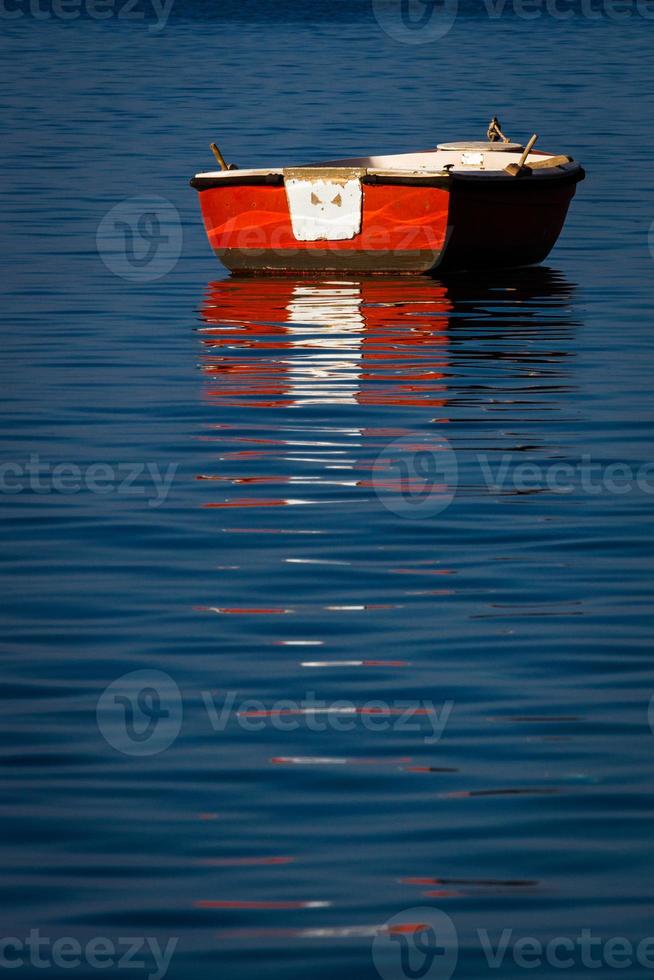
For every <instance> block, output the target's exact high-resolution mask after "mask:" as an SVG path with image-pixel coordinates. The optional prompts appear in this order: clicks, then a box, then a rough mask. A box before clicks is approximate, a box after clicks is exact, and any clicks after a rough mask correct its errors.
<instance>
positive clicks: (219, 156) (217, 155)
mask: <svg viewBox="0 0 654 980" xmlns="http://www.w3.org/2000/svg"><path fill="white" fill-rule="evenodd" d="M209 145H210V147H211V152H212V153H213V155H214V156H215V158H216V160H217V161H218V163H219V165H220V169H221V170H229V167H228V166H227V164H226V162H225V158H224V156H223V155H222V153H221V152H220V150H219V149H218V147H217V146H216V144H215V143H210V144H209Z"/></svg>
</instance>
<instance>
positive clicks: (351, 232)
mask: <svg viewBox="0 0 654 980" xmlns="http://www.w3.org/2000/svg"><path fill="white" fill-rule="evenodd" d="M284 183H285V187H286V199H287V201H288V209H289V212H290V215H291V225H292V227H293V234H294V235H295V238H296V239H297V241H298V242H317V241H321V240H324V241H331V242H335V241H342V240H343V239H346V238H354V236H355V235H357V234H358V233H359V232H360V231H361V207H362V198H363V196H362V193H361V181H360V180H359V179H358V178H354V179H352V180H345V181H338V182H337V181H333V180H296V179H292V178H287V179H286V180H285V182H284Z"/></svg>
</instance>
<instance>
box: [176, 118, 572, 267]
mask: <svg viewBox="0 0 654 980" xmlns="http://www.w3.org/2000/svg"><path fill="white" fill-rule="evenodd" d="M536 140H537V136H536V135H534V136H532V137H531V139H530V140H529V141H528V142H527V143H526V144H524V145H523V144H521V143H516V142H511V140H510V139H509V138H508V137H506V136H505V135H504V133H503V132H502V130H501V126H500V123H499V121H498V119H497V117H493V119H492V120H491V123H490V125H489V127H488V130H487V134H486V140H485V141H461V142H449V143H439V144H438V145H437V146H436V148H435V149H431V150H424V151H422V152H417V153H400V154H394V155H389V156H369V157H357V158H353V159H343V160H328V161H324V162H320V163H312V164H307V165H304V166H293V167H264V168H260V169H238V168H237V167H235V166H234V165H233V164H227V163H226V161H225V159H224V157H223V155H222V153H221V152H220V150H219V149H218V147H217V146H216V144H215V143H212V144H211V147H212V150H213V152H214V155H215V156H216V159H217V160H218V163H219V165H220V169H219V170H213V171H208V172H204V173H198V174H196V175H195V176H194V177H193V178H192V180H191V182H190V183H191V186H192V187H193V188H195V190H196V191H198V193H199V197H200V207H201V210H202V217H203V220H204V226H205V229H206V233H207V237H208V239H209V243H210V245H211V247H212V248H213V250H214V252H215V254H216V255H217V257H218V258H219V259H220V261H221V262H222V263H223V264H224V265H225V266H226V267H227V268H228V269H229V270H231V271H232V272H235V273H239V274H262V273H269V274H276V275H279V274H280V273H281V274H286V273H290V274H316V273H324V272H346V273H356V274H366V275H367V274H383V275H388V274H400V275H403V274H414V275H415V274H418V275H419V274H429V273H433V274H438V275H440V274H441V273H447V272H459V271H465V270H473V269H497V268H511V267H519V266H526V265H534V264H536V263H538V262H542V261H543V259H545V258H546V256H547V255H548V254H549V253H550V251H551V249H552V248H553V246H554V245H555V243H556V241H557V239H558V237H559V234H560V232H561V229H562V228H563V224H564V222H565V219H566V215H567V213H568V208H569V205H570V202H571V200H572V198H573V197H574V194H575V190H576V186H577V184H578V183H579V181H581V180H583V179H584V177H585V172H584V170H583V168H582V166H581V165H580V163H578V162H577V161H576V160H574V159H573V158H572V157H570V156H564V155H561V154H553V153H546V152H544V151H541V150H536V149H534V144H535V143H536Z"/></svg>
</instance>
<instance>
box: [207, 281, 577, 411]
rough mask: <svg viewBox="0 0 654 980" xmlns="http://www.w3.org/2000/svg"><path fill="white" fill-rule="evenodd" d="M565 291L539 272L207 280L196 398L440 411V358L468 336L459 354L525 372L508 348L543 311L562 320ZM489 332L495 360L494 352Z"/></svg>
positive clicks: (548, 324)
mask: <svg viewBox="0 0 654 980" xmlns="http://www.w3.org/2000/svg"><path fill="white" fill-rule="evenodd" d="M572 289H573V287H572V286H571V284H569V283H568V282H567V281H566V280H565V279H564V278H563V277H562V276H561V275H560V274H559V273H557V272H555V271H554V270H551V269H549V268H543V267H536V268H533V269H525V270H518V271H513V272H507V273H503V274H497V273H496V274H495V275H494V276H493V277H488V278H483V277H479V276H475V277H474V278H470V277H465V276H460V277H457V278H454V279H452V280H450V281H449V282H448V283H447V284H443V283H440V282H437V281H435V280H432V279H428V278H422V277H418V278H394V279H387V278H384V279H373V278H370V279H362V280H342V281H337V280H310V279H273V278H258V279H226V280H223V281H219V282H215V283H212V284H211V285H210V287H209V290H208V294H207V296H206V299H205V302H204V304H203V307H202V318H203V320H204V321H205V324H206V326H205V327H204V328H202V331H201V337H202V343H203V345H204V358H203V364H202V370H203V372H204V373H205V375H206V376H207V380H208V382H209V385H208V388H207V394H208V396H209V397H211V398H212V399H216V400H218V401H219V402H221V403H222V404H224V405H230V406H234V407H241V406H243V407H245V406H248V407H260V408H272V407H286V408H294V407H300V406H303V405H334V406H346V405H353V404H359V405H380V406H384V405H388V406H389V407H390V406H396V407H410V406H420V405H423V404H425V403H428V404H431V405H432V406H433V405H440V406H445V405H446V404H447V403H448V391H449V392H450V393H451V390H452V388H456V384H454V385H453V384H452V383H451V382H450V381H449V379H450V378H452V377H453V374H452V368H453V365H452V357H456V353H457V347H461V344H464V345H465V346H467V347H468V348H469V346H470V343H471V340H472V339H473V338H471V337H470V334H469V331H470V329H471V328H472V329H477V330H478V331H479V336H478V340H479V346H477V347H476V348H473V349H472V351H470V350H468V353H472V354H474V356H475V357H479V358H481V359H486V358H488V359H491V360H493V359H495V360H502V359H506V358H508V359H509V360H511V361H513V362H514V363H515V364H516V365H518V364H520V363H521V362H522V363H523V365H525V366H526V365H528V363H529V361H530V360H531V358H532V354H533V352H532V351H530V349H529V346H528V344H527V343H524V344H523V345H522V347H520V346H516V341H518V340H520V339H522V340H523V341H530V340H532V339H540V340H542V339H543V336H546V335H547V334H550V336H551V335H552V331H553V328H555V327H556V326H557V322H560V321H561V320H562V319H563V317H559V320H558V321H557V318H556V316H553V317H551V318H545V319H544V318H543V315H542V307H543V303H544V302H546V303H548V305H549V306H550V307H551V309H552V312H553V314H555V313H556V311H557V310H559V311H564V310H565V307H566V306H567V304H568V303H569V301H570V298H571V293H572ZM497 328H499V329H500V330H501V331H502V336H504V337H505V338H506V339H507V341H508V342H509V346H508V347H507V349H506V351H502V350H498V349H497V343H496V342H495V341H497V339H498V338H497V336H496V333H497ZM462 329H465V331H466V335H465V336H463V335H462ZM534 331H535V332H536V336H532V334H533V332H534ZM457 334H458V336H457ZM484 335H485V336H484ZM482 341H484V346H485V348H486V349H485V350H484V349H483V348H482V346H481V344H482ZM490 341H493V342H492V343H489V342H490ZM551 353H552V356H554V357H555V359H556V357H557V354H556V352H555V351H553V352H551ZM542 354H543V351H542V350H539V351H537V352H536V356H537V357H538V356H542ZM558 356H560V357H562V356H563V355H562V354H560V355H558Z"/></svg>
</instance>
